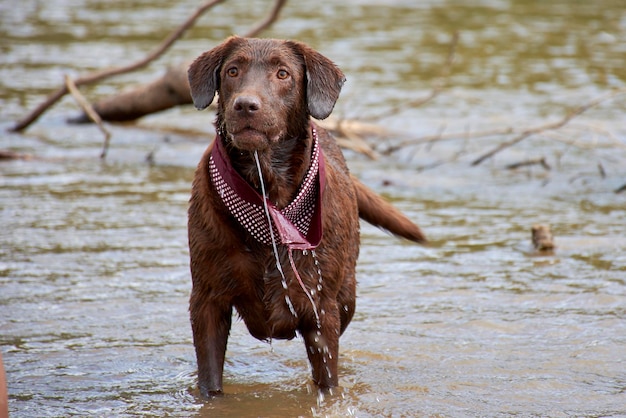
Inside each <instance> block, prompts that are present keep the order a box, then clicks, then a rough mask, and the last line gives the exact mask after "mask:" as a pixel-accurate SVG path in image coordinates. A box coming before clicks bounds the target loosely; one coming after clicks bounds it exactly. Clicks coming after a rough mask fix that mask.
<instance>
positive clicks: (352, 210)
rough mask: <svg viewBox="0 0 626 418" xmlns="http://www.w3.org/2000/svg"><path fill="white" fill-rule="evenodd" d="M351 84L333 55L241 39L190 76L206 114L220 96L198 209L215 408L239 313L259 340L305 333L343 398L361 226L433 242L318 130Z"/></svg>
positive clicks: (200, 276) (196, 242) (205, 347)
mask: <svg viewBox="0 0 626 418" xmlns="http://www.w3.org/2000/svg"><path fill="white" fill-rule="evenodd" d="M344 80H345V79H344V75H343V73H342V72H341V71H340V70H339V69H338V68H337V67H336V66H335V65H334V64H333V63H332V62H331V61H330V60H329V59H327V58H326V57H324V56H322V55H321V54H319V53H318V52H316V51H314V50H313V49H311V48H309V47H308V46H306V45H304V44H302V43H298V42H292V41H282V40H268V39H245V38H239V37H232V38H229V39H228V40H226V41H225V42H224V43H223V44H221V45H219V46H217V47H215V48H213V49H212V50H210V51H208V52H205V53H204V54H202V55H201V56H200V57H198V58H197V59H196V60H195V62H194V63H193V64H192V65H191V67H190V68H189V83H190V86H191V94H192V97H193V100H194V104H195V106H196V107H197V108H198V109H204V108H206V107H207V106H209V105H210V104H211V102H212V101H213V98H214V96H215V93H216V92H217V93H218V95H219V103H218V111H217V121H216V127H217V132H218V135H217V137H216V139H215V140H214V141H213V142H212V144H211V145H209V147H208V149H207V150H206V152H205V154H204V156H203V157H202V159H201V160H200V163H199V165H198V169H197V171H196V175H195V179H194V181H193V190H192V195H191V200H190V206H189V251H190V256H191V275H192V280H193V289H192V292H191V298H190V308H189V310H190V315H191V325H192V329H193V338H194V345H195V348H196V356H197V361H198V381H199V383H198V384H199V387H200V392H201V393H202V395H204V396H211V395H216V394H220V393H222V372H223V368H224V355H225V351H226V343H227V339H228V334H229V330H230V326H231V317H232V308H233V307H235V309H237V312H238V313H239V315H240V316H241V318H242V319H243V320H244V322H245V324H246V326H247V327H248V330H249V331H250V333H251V334H252V335H253V336H254V337H256V338H258V339H260V340H269V339H272V338H279V339H291V338H293V337H295V335H296V332H298V333H300V335H301V336H302V338H303V339H304V343H305V345H306V352H307V355H308V358H309V361H310V363H311V366H312V371H313V380H314V381H315V383H316V384H317V385H318V386H319V387H320V388H330V387H334V386H337V359H338V349H339V336H340V335H341V334H342V333H343V331H344V330H345V329H346V327H347V326H348V323H349V322H350V320H351V319H352V315H353V314H354V308H355V298H356V279H355V265H356V260H357V256H358V253H359V216H360V217H361V218H363V219H365V220H366V221H368V222H370V223H372V224H373V225H376V226H379V227H381V228H383V229H386V230H388V231H390V232H391V233H393V234H396V235H398V236H402V237H405V238H407V239H409V240H412V241H416V242H424V241H425V238H424V236H423V235H422V232H421V231H420V229H419V228H418V227H417V226H416V225H414V224H413V223H412V222H411V221H409V220H408V219H407V218H406V217H405V216H404V215H402V214H401V213H400V212H399V211H398V210H397V209H395V208H394V207H393V206H391V205H390V204H389V203H387V202H386V201H384V200H383V199H382V198H381V197H380V196H378V195H377V194H375V193H374V192H373V191H371V190H369V189H368V188H366V187H365V186H364V185H363V184H361V183H360V182H358V180H356V179H355V178H353V177H351V176H350V174H349V172H348V168H347V166H346V163H345V160H344V158H343V155H342V153H341V150H340V149H339V147H338V146H337V144H336V142H335V141H334V139H333V138H332V137H331V136H330V135H329V134H328V133H327V132H326V131H324V130H322V129H320V128H318V127H316V126H315V125H314V124H313V123H312V122H311V121H310V120H309V117H310V116H313V117H314V118H317V119H324V118H326V117H327V116H328V115H329V114H330V113H331V111H332V109H333V107H334V105H335V101H336V100H337V98H338V96H339V92H340V90H341V87H342V85H343V83H344ZM270 225H271V226H270ZM322 232H323V234H322Z"/></svg>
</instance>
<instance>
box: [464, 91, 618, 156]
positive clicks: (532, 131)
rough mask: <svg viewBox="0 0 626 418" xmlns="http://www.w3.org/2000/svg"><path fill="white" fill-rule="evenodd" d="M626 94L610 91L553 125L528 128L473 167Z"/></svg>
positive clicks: (486, 154)
mask: <svg viewBox="0 0 626 418" xmlns="http://www.w3.org/2000/svg"><path fill="white" fill-rule="evenodd" d="M623 94H626V89H619V90H615V91H612V92H611V93H608V94H605V95H604V96H601V97H598V98H596V99H594V100H592V101H590V102H588V103H586V104H584V105H582V106H579V107H577V108H576V109H574V110H572V111H571V112H569V113H568V114H567V115H565V117H563V118H562V119H561V120H558V121H556V122H553V123H547V124H545V125H541V126H537V127H534V128H530V129H527V130H525V131H523V132H522V133H520V134H519V135H518V136H516V137H515V138H513V139H511V140H510V141H507V142H503V143H501V144H500V145H498V146H497V147H495V148H493V149H492V150H490V151H489V152H486V153H485V154H483V155H481V156H480V157H478V158H477V159H475V160H474V161H473V162H472V165H473V166H476V165H479V164H481V163H482V162H483V161H485V160H487V159H489V158H491V157H493V156H494V155H496V154H497V153H498V152H500V151H502V150H504V149H506V148H509V147H512V146H513V145H515V144H517V143H519V142H522V141H523V140H524V139H526V138H528V137H529V136H532V135H536V134H538V133H541V132H544V131H551V130H556V129H559V128H562V127H563V126H565V125H566V124H567V123H568V122H569V121H571V120H572V119H574V118H575V117H576V116H579V115H581V114H582V113H584V112H586V111H587V110H589V109H591V108H592V107H594V106H597V105H599V104H600V103H602V102H604V101H606V100H608V99H612V98H614V97H616V96H619V95H623Z"/></svg>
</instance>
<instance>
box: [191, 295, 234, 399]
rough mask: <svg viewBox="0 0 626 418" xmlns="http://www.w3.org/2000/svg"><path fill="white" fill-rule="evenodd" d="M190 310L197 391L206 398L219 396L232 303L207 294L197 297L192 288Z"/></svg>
mask: <svg viewBox="0 0 626 418" xmlns="http://www.w3.org/2000/svg"><path fill="white" fill-rule="evenodd" d="M189 311H190V315H191V328H192V331H193V343H194V345H195V347H196V358H197V361H198V387H199V388H200V393H201V394H202V396H205V397H207V398H209V397H211V396H216V395H221V394H222V393H223V392H222V373H223V372H224V357H225V355H226V344H227V342H228V334H229V332H230V326H231V322H232V306H231V305H230V304H228V303H223V302H220V301H217V300H215V299H211V298H209V297H206V295H203V297H198V295H196V294H195V293H194V292H193V291H192V295H191V303H190V307H189Z"/></svg>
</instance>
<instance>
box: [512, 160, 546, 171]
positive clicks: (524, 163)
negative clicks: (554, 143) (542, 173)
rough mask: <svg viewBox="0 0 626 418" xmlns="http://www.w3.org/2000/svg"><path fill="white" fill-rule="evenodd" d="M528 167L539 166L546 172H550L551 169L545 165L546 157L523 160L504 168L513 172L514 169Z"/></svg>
mask: <svg viewBox="0 0 626 418" xmlns="http://www.w3.org/2000/svg"><path fill="white" fill-rule="evenodd" d="M530 165H540V166H542V167H543V168H544V169H546V170H547V171H550V170H551V169H552V168H551V167H550V165H549V164H548V163H547V161H546V157H539V158H533V159H530V160H524V161H520V162H517V163H513V164H509V165H507V166H506V168H507V169H509V170H515V169H516V168H520V167H528V166H530Z"/></svg>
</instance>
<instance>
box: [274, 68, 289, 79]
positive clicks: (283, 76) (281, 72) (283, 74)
mask: <svg viewBox="0 0 626 418" xmlns="http://www.w3.org/2000/svg"><path fill="white" fill-rule="evenodd" d="M276 77H278V78H280V79H281V80H284V79H286V78H287V77H289V73H288V72H287V71H285V70H278V72H277V73H276Z"/></svg>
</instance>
